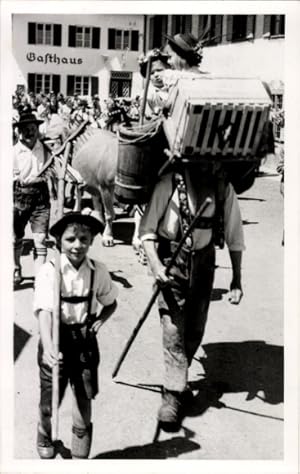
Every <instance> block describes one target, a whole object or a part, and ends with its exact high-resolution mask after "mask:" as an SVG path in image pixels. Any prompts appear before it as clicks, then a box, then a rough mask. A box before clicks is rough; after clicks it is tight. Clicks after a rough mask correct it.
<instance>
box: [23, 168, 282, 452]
mask: <svg viewBox="0 0 300 474" xmlns="http://www.w3.org/2000/svg"><path fill="white" fill-rule="evenodd" d="M240 206H241V210H242V215H243V220H244V230H245V235H246V245H247V251H246V252H245V255H244V260H243V275H244V278H243V282H244V293H245V295H244V298H243V300H242V302H241V304H240V305H239V306H232V305H230V304H229V302H228V301H227V296H228V295H227V291H228V286H229V283H230V276H231V275H230V264H229V256H228V252H227V251H226V250H222V251H221V250H218V251H217V265H218V268H217V270H216V277H215V283H214V291H213V295H212V302H211V308H210V312H209V320H208V324H207V329H206V333H205V338H204V341H203V347H202V348H201V349H200V350H199V353H198V354H197V357H196V359H195V360H194V362H193V365H192V368H191V373H190V381H191V382H192V385H193V388H195V389H197V390H198V391H199V392H198V395H197V397H196V402H195V405H194V407H193V408H192V409H191V410H190V412H189V414H188V416H187V417H186V418H185V420H184V422H183V428H182V430H181V431H180V432H179V433H175V434H165V433H161V434H160V436H159V438H158V440H157V441H156V442H153V437H154V433H155V429H156V413H157V409H158V407H159V404H160V384H161V380H162V360H161V333H160V328H159V321H158V317H157V313H156V309H154V310H153V311H152V312H151V314H150V316H149V317H148V319H147V321H146V322H145V324H144V326H143V327H142V329H141V331H140V333H139V335H138V337H137V339H136V341H135V343H134V345H133V347H132V350H131V351H130V352H129V354H128V357H127V358H126V360H125V362H124V364H123V366H122V368H121V370H120V372H119V374H118V377H117V379H116V380H114V381H113V380H112V377H111V374H112V371H113V368H114V367H115V363H116V361H117V359H118V357H119V354H120V352H121V350H122V348H123V347H124V344H125V343H126V341H127V339H128V337H129V335H130V333H131V331H132V329H133V328H134V326H135V324H136V322H137V320H138V318H139V317H140V316H141V314H142V312H143V309H144V308H145V306H146V304H147V302H148V299H149V297H150V295H151V282H152V280H151V276H150V275H149V274H148V270H147V268H146V267H143V266H142V265H140V264H139V263H138V261H137V259H136V257H135V254H134V252H133V250H132V248H131V246H130V238H131V233H132V229H133V223H132V219H130V218H122V217H120V218H119V219H118V220H117V221H116V223H115V225H114V228H115V233H116V237H117V244H118V245H116V246H115V247H113V248H103V247H102V245H101V241H100V237H99V238H97V239H96V240H95V242H94V245H93V248H92V250H91V255H92V256H93V257H96V258H100V259H102V260H103V261H104V262H105V263H106V264H107V266H108V268H109V270H110V271H111V274H112V277H113V279H114V280H115V282H116V284H117V285H118V287H119V293H120V294H119V305H118V308H117V311H116V312H115V314H114V315H113V316H112V317H111V319H110V320H109V321H108V322H107V323H106V325H104V326H103V327H102V328H101V331H100V332H99V334H98V339H99V345H100V348H101V357H102V362H101V366H100V390H101V393H100V395H99V396H98V398H97V399H96V401H95V403H94V411H93V420H94V433H95V436H94V440H93V445H92V450H91V458H94V459H206V460H226V459H228V460H229V459H231V460H266V459H267V460H280V459H282V458H283V426H284V422H283V247H281V238H282V225H283V216H282V214H283V202H282V197H281V196H280V194H279V177H278V176H276V175H274V174H273V173H272V172H271V173H270V172H268V173H267V174H264V175H263V176H261V177H259V178H257V180H256V182H255V185H254V186H253V187H252V189H251V190H249V191H248V192H247V193H245V194H243V195H242V196H241V197H240ZM27 244H28V245H27V246H26V252H27V253H26V255H25V256H24V257H23V262H24V274H25V275H27V276H31V275H32V274H33V266H32V256H31V254H29V253H28V251H29V248H30V246H31V240H30V236H28V241H27ZM52 253H53V250H52V249H50V250H49V256H51V255H52ZM32 295H33V290H32V281H31V280H30V279H28V280H26V281H25V283H24V286H23V287H22V289H20V290H18V291H16V292H15V432H14V440H15V447H14V455H15V457H16V458H17V459H36V458H37V454H36V450H35V439H36V422H37V411H38V370H37V365H36V346H37V341H38V333H37V323H36V321H35V320H34V317H33V316H32V313H31V304H32ZM69 395H70V394H69V392H67V394H66V397H65V400H64V401H63V404H62V406H61V409H60V438H61V439H62V440H63V443H64V446H65V450H64V451H62V453H61V455H59V456H62V457H68V456H69V452H68V448H69V447H70V438H71V431H70V425H71V411H70V403H69V402H70V397H69Z"/></svg>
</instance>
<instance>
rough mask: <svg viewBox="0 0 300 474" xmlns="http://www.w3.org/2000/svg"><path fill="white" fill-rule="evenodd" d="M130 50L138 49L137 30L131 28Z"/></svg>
mask: <svg viewBox="0 0 300 474" xmlns="http://www.w3.org/2000/svg"><path fill="white" fill-rule="evenodd" d="M131 50H132V51H138V50H139V32H138V30H132V32H131Z"/></svg>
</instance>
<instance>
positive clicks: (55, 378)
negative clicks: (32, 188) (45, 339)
mask: <svg viewBox="0 0 300 474" xmlns="http://www.w3.org/2000/svg"><path fill="white" fill-rule="evenodd" d="M70 147H71V143H67V145H66V148H65V151H64V158H63V164H62V168H61V169H60V171H59V176H58V190H57V219H60V218H61V217H62V216H63V210H64V197H65V181H64V180H65V175H66V170H67V163H68V156H69V152H70ZM60 283H61V273H60V252H59V251H58V249H56V251H55V280H54V285H55V286H54V305H53V322H52V341H53V347H54V351H55V354H56V356H57V357H58V354H59V320H60ZM58 406H59V364H56V365H55V366H54V367H53V368H52V420H51V422H52V423H51V430H52V432H51V436H52V440H53V441H55V440H57V439H58Z"/></svg>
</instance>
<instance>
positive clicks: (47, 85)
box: [28, 73, 60, 94]
mask: <svg viewBox="0 0 300 474" xmlns="http://www.w3.org/2000/svg"><path fill="white" fill-rule="evenodd" d="M51 91H54V92H56V93H58V92H60V76H59V75H58V74H35V73H29V74H28V92H34V93H35V94H38V93H39V92H45V93H46V94H49V92H51Z"/></svg>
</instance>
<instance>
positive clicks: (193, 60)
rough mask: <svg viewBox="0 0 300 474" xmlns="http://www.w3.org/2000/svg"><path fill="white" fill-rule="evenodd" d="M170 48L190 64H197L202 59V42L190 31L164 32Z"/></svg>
mask: <svg viewBox="0 0 300 474" xmlns="http://www.w3.org/2000/svg"><path fill="white" fill-rule="evenodd" d="M164 36H165V38H167V40H168V42H169V44H170V46H171V48H172V49H173V50H174V51H175V53H177V54H178V55H179V56H180V57H182V58H184V59H186V60H187V61H188V62H189V64H191V65H198V64H200V62H201V59H202V44H201V42H199V41H198V40H197V38H195V36H194V35H192V34H191V33H184V34H183V33H177V34H176V35H174V36H170V35H167V34H165V35H164Z"/></svg>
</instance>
